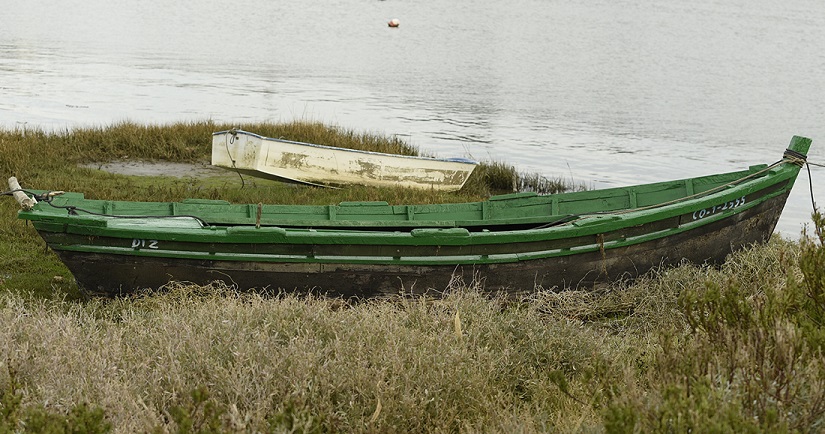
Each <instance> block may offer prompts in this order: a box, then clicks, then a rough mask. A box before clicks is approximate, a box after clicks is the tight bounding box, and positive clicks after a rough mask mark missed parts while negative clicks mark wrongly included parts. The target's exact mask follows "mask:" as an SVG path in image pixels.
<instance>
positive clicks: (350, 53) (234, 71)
mask: <svg viewBox="0 0 825 434" xmlns="http://www.w3.org/2000/svg"><path fill="white" fill-rule="evenodd" d="M4 3H11V4H4V6H3V23H2V25H0V127H4V128H29V127H43V128H49V129H51V128H58V129H64V128H71V127H72V126H77V125H108V124H111V123H113V122H117V121H121V120H127V119H128V120H132V121H138V122H152V123H169V122H174V121H181V120H202V119H213V120H216V121H222V122H223V121H226V122H237V123H241V122H246V121H261V120H272V121H288V120H292V119H295V118H300V119H309V120H319V121H323V122H327V123H332V124H337V125H340V126H343V127H346V128H351V129H355V130H359V131H372V132H377V133H382V134H398V135H402V136H404V137H405V138H407V139H408V140H409V141H411V142H412V143H413V144H415V145H417V146H419V147H420V148H422V149H423V150H424V151H426V152H429V153H433V154H435V155H438V156H443V157H448V156H469V157H473V158H476V159H481V160H487V159H495V160H503V161H507V162H510V163H512V164H515V165H516V166H517V167H518V168H519V169H520V170H524V171H531V172H539V173H542V174H545V175H547V176H552V177H557V176H563V177H565V178H568V179H569V178H573V179H574V180H575V181H577V182H584V183H586V184H588V185H589V186H591V187H597V188H598V187H608V186H620V185H627V184H633V183H638V182H652V181H660V180H665V179H671V178H677V177H689V176H694V175H699V174H708V173H713V172H717V171H727V170H734V169H740V168H743V167H745V166H747V165H749V164H757V163H769V162H773V161H776V160H778V159H779V158H780V157H781V153H782V150H783V149H784V148H785V146H786V145H787V144H788V142H789V140H790V138H791V136H793V135H794V134H798V135H804V136H807V137H810V138H812V139H813V140H814V148H813V149H812V152H811V155H810V159H811V161H816V162H819V163H823V162H825V4H823V3H822V2H821V1H820V0H786V1H784V2H775V1H768V0H749V1H745V0H693V1H691V2H675V1H672V0H647V1H645V0H637V1H622V0H512V1H507V2H501V1H491V0H474V1H471V0H451V1H444V0H415V1H413V0H387V1H379V0H351V1H343V0H328V1H323V2H322V1H291V2H286V1H270V0H236V1H232V2H230V1H216V0H201V1H198V2H169V1H164V0H141V1H138V0H133V1H126V0H74V1H73V0H61V1H59V2H53V1H46V0H28V1H26V2H4ZM391 18H398V19H399V20H400V21H401V26H400V27H399V28H396V29H392V28H388V27H387V25H386V22H387V21H388V20H389V19H391ZM813 180H814V184H815V187H814V188H815V191H816V195H817V199H818V200H819V203H820V204H825V169H821V168H814V171H813ZM807 184H808V176H807V174H803V175H801V176H800V178H799V181H798V183H797V186H796V188H795V190H794V193H793V195H792V197H791V201H790V203H789V205H788V207H787V208H786V210H785V213H784V215H783V218H782V220H781V221H780V227H779V229H780V231H781V232H782V233H783V235H786V236H791V237H795V236H798V234H799V232H800V229H801V227H802V224H804V223H805V222H807V221H809V215H810V210H811V201H810V195H809V192H808V185H807ZM53 187H55V188H57V187H59V186H53Z"/></svg>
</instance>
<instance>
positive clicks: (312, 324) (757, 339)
mask: <svg viewBox="0 0 825 434" xmlns="http://www.w3.org/2000/svg"><path fill="white" fill-rule="evenodd" d="M221 127H222V126H218V125H212V124H209V123H203V124H192V125H172V126H168V127H139V126H134V125H129V124H125V125H118V126H115V127H112V128H104V129H100V130H83V131H78V132H66V133H63V134H57V135H52V134H45V133H38V132H27V133H26V135H25V136H23V135H22V134H20V133H11V132H6V133H0V163H2V166H0V169H2V171H3V172H4V173H5V174H13V175H16V176H18V177H19V178H20V180H21V181H23V182H24V183H25V184H27V186H29V187H33V188H60V189H66V190H76V191H84V192H86V193H88V194H93V195H99V196H100V197H112V198H119V199H148V198H152V199H157V200H170V199H178V198H183V197H187V196H197V197H207V198H224V199H225V198H229V199H230V200H233V201H251V200H255V201H257V200H259V199H263V198H267V197H276V196H277V197H278V200H282V201H294V202H300V203H328V202H335V201H339V200H350V199H349V198H351V200H369V199H375V200H387V198H390V199H391V200H390V201H395V200H398V201H416V200H418V201H438V200H458V199H460V198H470V197H475V196H476V195H478V196H482V193H480V191H475V192H467V191H464V192H459V193H454V194H450V195H443V196H442V195H437V196H429V197H426V196H419V194H420V193H417V192H412V191H391V190H375V189H366V188H357V187H356V188H353V189H344V190H321V189H313V188H304V187H296V186H285V185H281V184H275V183H260V184H257V183H255V184H254V185H251V186H250V185H248V186H247V187H246V188H243V189H241V188H240V187H239V185H237V183H236V182H235V181H229V180H220V179H218V180H211V181H210V182H211V183H210V182H204V181H203V180H194V179H186V178H184V179H177V180H174V179H169V178H142V177H126V176H120V175H113V174H108V173H105V172H100V171H96V170H90V169H81V168H78V167H77V164H78V163H82V162H90V161H102V160H104V159H105V157H106V155H107V152H106V151H104V150H102V149H100V148H101V147H107V146H108V147H109V150H110V151H112V150H117V151H118V152H122V154H123V155H128V156H129V157H130V158H137V157H139V158H156V159H165V160H174V161H201V159H202V158H203V156H204V155H205V154H204V152H206V150H207V147H206V144H204V143H201V142H202V141H203V140H204V139H203V138H200V139H193V138H192V136H193V131H200V132H198V133H197V134H194V135H200V134H201V133H202V134H205V135H206V136H205V137H206V138H208V134H211V131H212V130H213V129H217V128H221ZM241 127H242V128H245V129H249V130H253V131H254V130H255V129H254V126H241ZM273 128H274V127H273ZM265 134H267V135H275V136H278V135H279V134H277V133H276V132H274V130H268V132H265ZM135 136H137V137H142V139H141V140H138V139H136V138H135ZM356 136H357V135H356ZM290 138H292V139H296V140H309V141H321V139H318V138H315V139H309V138H303V137H290ZM145 142H148V143H145ZM69 144H71V146H68V145H69ZM189 148H191V150H187V149H189ZM188 158H191V160H187V159H188ZM491 166H495V165H491ZM490 170H491V171H494V170H498V169H495V168H494V167H493V168H491V169H490ZM511 173H512V172H511ZM230 179H231V177H230ZM509 179H510V184H509V185H510V187H509V188H512V179H513V177H512V176H510V178H509ZM256 182H257V181H256ZM487 185H488V187H486V188H490V187H489V185H490V184H487ZM16 209H17V205H16V203H14V201H13V200H11V199H10V198H7V199H5V200H2V201H0V214H1V215H5V216H6V218H4V219H0V270H2V271H0V323H2V324H3V327H0V433H6V432H53V433H58V432H60V433H64V432H123V433H127V432H128V433H131V432H181V433H190V432H239V433H240V432H476V431H483V432H508V433H509V432H525V433H530V432H548V431H550V432H555V431H558V432H611V433H612V432H616V433H623V432H821V431H823V430H825V358H823V354H822V348H823V346H824V345H825V247H823V243H825V239H823V238H822V236H821V235H820V234H821V233H813V234H810V235H811V236H810V237H804V238H803V239H802V241H801V242H789V241H785V240H781V239H774V240H773V241H772V242H771V243H769V244H768V245H766V246H757V247H754V248H752V249H748V250H744V251H741V252H739V253H736V254H734V255H731V257H730V258H729V259H728V261H727V262H726V263H725V264H724V265H723V266H721V267H719V268H713V267H701V266H694V265H684V266H681V267H676V268H669V269H665V270H660V271H658V272H654V273H650V274H648V275H646V276H645V277H643V278H640V279H638V280H637V281H635V282H634V283H633V284H625V285H616V286H612V287H609V288H603V289H600V290H598V291H566V292H561V293H554V292H539V293H536V294H533V295H531V296H530V297H529V298H527V299H524V300H521V301H513V300H504V299H498V298H493V299H490V298H488V297H486V296H482V295H481V294H480V293H479V292H478V291H477V288H472V287H469V288H467V287H453V288H449V289H448V291H447V292H446V294H445V297H444V298H443V299H429V298H418V299H405V298H396V299H391V300H362V301H351V302H344V301H342V300H338V299H327V298H319V297H314V296H303V297H299V296H295V295H289V294H254V293H238V292H236V291H234V290H233V289H231V288H227V287H224V286H220V285H217V284H216V285H213V286H208V287H192V286H185V285H172V286H170V287H168V288H165V290H163V291H160V292H156V293H144V294H139V295H136V296H134V297H131V298H124V299H115V300H110V299H89V300H82V299H80V297H79V294H77V292H76V288H75V287H74V285H73V283H71V276H70V275H69V274H68V273H67V272H66V271H65V269H64V268H63V267H62V266H61V265H60V263H59V262H58V261H57V259H56V257H55V256H54V255H53V254H52V253H50V252H48V251H46V249H45V248H44V245H43V242H42V241H41V240H40V239H39V238H37V235H36V234H35V232H34V230H33V229H32V228H31V227H28V226H26V224H25V223H24V222H22V221H19V220H16V219H14V214H15V212H16ZM813 226H814V228H816V229H818V230H820V231H821V230H822V229H823V227H825V222H823V219H822V217H821V216H820V215H818V214H817V215H815V216H814V221H813Z"/></svg>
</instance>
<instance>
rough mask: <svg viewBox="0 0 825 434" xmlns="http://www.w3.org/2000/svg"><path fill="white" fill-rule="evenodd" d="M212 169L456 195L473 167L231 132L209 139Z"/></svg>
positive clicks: (316, 182) (468, 163)
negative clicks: (456, 191)
mask: <svg viewBox="0 0 825 434" xmlns="http://www.w3.org/2000/svg"><path fill="white" fill-rule="evenodd" d="M212 164H213V165H214V166H218V167H223V168H226V169H230V170H236V171H239V172H242V173H246V174H250V175H253V176H258V177H264V178H270V179H278V180H283V181H290V182H298V183H304V184H312V185H345V184H360V185H369V186H376V187H409V188H418V189H428V190H429V189H432V190H441V191H454V190H459V189H461V187H462V186H463V185H464V183H465V182H466V181H467V179H468V178H469V177H470V174H471V173H472V172H473V170H474V169H475V167H476V165H477V164H478V163H476V162H474V161H471V160H466V159H438V158H427V157H411V156H405V155H393V154H383V153H378V152H368V151H359V150H353V149H345V148H336V147H330V146H321V145H314V144H309V143H301V142H293V141H289V140H281V139H273V138H268V137H263V136H259V135H257V134H252V133H249V132H246V131H239V130H231V131H221V132H217V133H214V134H213V135H212Z"/></svg>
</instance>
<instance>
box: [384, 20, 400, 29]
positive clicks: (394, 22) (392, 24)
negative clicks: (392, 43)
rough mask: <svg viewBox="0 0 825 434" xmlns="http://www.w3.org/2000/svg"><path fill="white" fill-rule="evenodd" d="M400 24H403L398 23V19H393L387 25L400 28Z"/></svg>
mask: <svg viewBox="0 0 825 434" xmlns="http://www.w3.org/2000/svg"><path fill="white" fill-rule="evenodd" d="M399 24H401V22H400V21H398V18H393V19H391V20H390V21H389V22H388V23H387V25H388V26H390V27H398V25H399Z"/></svg>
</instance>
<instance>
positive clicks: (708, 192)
mask: <svg viewBox="0 0 825 434" xmlns="http://www.w3.org/2000/svg"><path fill="white" fill-rule="evenodd" d="M800 161H801V162H803V163H804V162H805V160H804V159H803V158H798V157H795V156H790V157H789V156H787V155H786V156H785V158H783V159H781V160H779V161H777V162H776V163H773V164H771V165H770V166H768V167H766V168H764V169H762V170H760V171H758V172H754V173H751V174H749V175H747V176H743V177H742V178H739V179H737V180H735V181H732V182H729V183H727V184H723V185H720V186H718V187H714V188H711V189H710V190H706V191H702V192H699V193H696V194H692V195H690V196H683V197H680V198H678V199H673V200H670V201H667V202H662V203H657V204H653V205H648V206H643V207H639V208H629V209H622V210H616V211H604V212H597V213H593V214H583V215H581V216H582V217H584V216H586V215H605V214H608V215H612V214H627V213H631V212H636V211H644V210H647V209H654V208H660V207H663V206H667V205H673V204H674V203H679V202H685V201H688V200H691V199H695V198H697V197H702V196H708V195H711V194H713V193H716V192H718V191H722V190H724V189H726V188H729V187H733V186H734V185H736V184H739V183H742V182H744V181H747V180H748V179H751V178H755V177H757V176H760V175H762V174H763V173H765V172H768V171H770V170H773V169H774V168H776V167H777V166H779V165H780V164H783V163H791V164H797V165H800V164H799V162H800Z"/></svg>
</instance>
